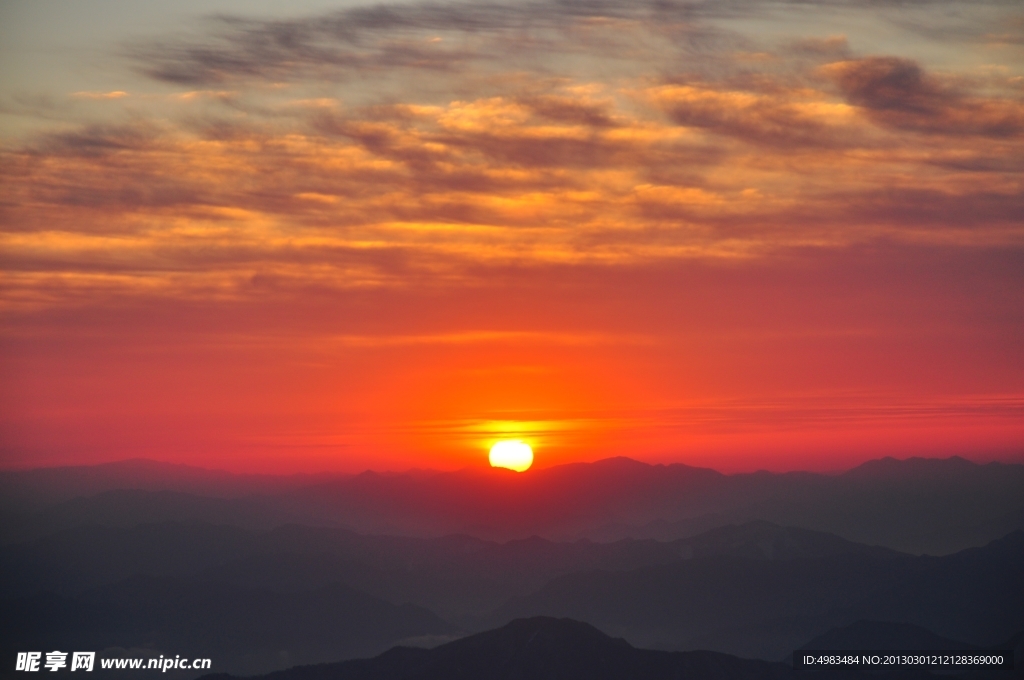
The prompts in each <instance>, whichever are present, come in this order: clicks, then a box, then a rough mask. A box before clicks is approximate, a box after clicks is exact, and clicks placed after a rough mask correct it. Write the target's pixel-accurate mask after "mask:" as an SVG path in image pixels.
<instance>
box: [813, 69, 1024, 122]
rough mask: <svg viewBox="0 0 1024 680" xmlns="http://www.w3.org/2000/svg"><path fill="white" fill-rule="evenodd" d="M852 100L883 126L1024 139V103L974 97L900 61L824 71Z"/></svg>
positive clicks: (849, 99)
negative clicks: (1022, 136) (1020, 137)
mask: <svg viewBox="0 0 1024 680" xmlns="http://www.w3.org/2000/svg"><path fill="white" fill-rule="evenodd" d="M821 70H822V72H823V73H824V74H826V75H828V76H829V77H831V78H833V79H834V81H835V82H836V84H837V85H838V86H839V88H840V90H841V91H842V93H843V95H844V96H845V97H846V100H847V101H848V102H850V103H851V104H853V105H856V106H859V107H862V108H863V109H864V110H865V111H866V112H867V114H868V116H869V117H870V118H871V119H872V120H873V121H875V122H876V123H878V124H880V125H884V126H886V127H892V128H896V129H902V130H913V131H918V132H928V133H941V134H944V135H982V136H986V137H996V138H1012V137H1018V136H1020V135H1021V134H1022V133H1024V101H1022V100H1020V99H1008V98H993V97H978V96H973V97H972V96H970V95H968V94H966V93H964V92H962V91H960V90H959V89H958V88H956V87H955V86H953V85H952V84H949V83H946V82H943V80H942V79H940V78H938V77H935V76H932V75H929V74H927V73H926V72H925V71H924V69H922V68H921V66H920V65H919V64H917V63H916V62H914V61H912V60H909V59H902V58H898V57H869V58H865V59H853V60H848V61H841V62H836V63H833V64H829V65H827V66H824V67H822V69H821Z"/></svg>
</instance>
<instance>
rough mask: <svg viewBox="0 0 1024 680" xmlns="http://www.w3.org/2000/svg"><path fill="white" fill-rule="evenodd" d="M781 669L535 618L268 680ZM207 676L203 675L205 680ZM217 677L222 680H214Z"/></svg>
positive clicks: (609, 679) (604, 677)
mask: <svg viewBox="0 0 1024 680" xmlns="http://www.w3.org/2000/svg"><path fill="white" fill-rule="evenodd" d="M792 674H793V672H792V670H791V669H790V668H789V667H787V666H786V665H785V664H781V663H770V662H767V661H752V660H747V659H738V658H735V657H730V656H727V655H725V654H716V653H714V652H690V653H678V652H677V653H670V652H658V651H652V650H645V649H636V648H634V647H632V646H630V645H629V644H628V643H627V642H626V641H625V640H621V639H614V638H610V637H608V636H607V635H605V634H604V633H602V632H600V631H599V630H597V629H595V628H594V627H592V626H590V625H587V624H585V623H580V622H578V621H570V620H568V619H552V618H545V617H537V618H531V619H524V620H518V621H513V622H511V623H509V624H507V625H505V626H503V627H502V628H499V629H497V630H491V631H487V632H484V633H478V634H476V635H471V636H469V637H466V638H462V639H461V640H456V641H454V642H450V643H448V644H445V645H441V646H440V647H436V648H434V649H430V650H423V649H408V648H397V649H392V650H390V651H388V652H386V653H384V654H382V655H381V656H379V657H377V658H375V659H366V660H357V661H347V662H342V663H337V664H325V665H321V666H312V667H304V668H293V669H291V670H288V671H282V672H278V673H273V674H271V675H268V676H265V677H266V678H267V680H320V679H324V680H326V679H327V678H331V679H333V680H350V679H351V680H356V679H358V680H385V679H387V680H392V679H394V680H397V679H399V678H401V679H402V680H435V679H436V680H512V679H516V680H518V679H520V678H538V679H540V678H545V679H551V680H556V679H558V680H576V679H579V680H621V679H623V678H633V679H635V680H660V679H662V678H664V679H665V680H669V679H675V678H681V677H694V678H705V679H707V680H715V679H716V678H730V679H731V680H743V679H745V678H750V679H751V680H753V679H754V678H758V679H764V680H770V679H772V678H789V677H791V676H792ZM214 677H218V676H209V680H213V678H214ZM219 677H224V676H219Z"/></svg>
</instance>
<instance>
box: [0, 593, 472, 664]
mask: <svg viewBox="0 0 1024 680" xmlns="http://www.w3.org/2000/svg"><path fill="white" fill-rule="evenodd" d="M0 610H3V611H4V618H3V623H2V630H0V639H2V640H3V643H2V647H3V649H2V652H3V653H4V656H5V658H7V657H11V658H13V656H14V653H15V652H17V651H24V650H26V649H28V650H31V649H43V648H45V649H47V650H49V649H80V650H81V649H90V650H97V651H99V650H109V649H115V648H121V649H130V648H137V649H140V648H141V649H148V650H149V651H150V652H151V653H152V652H159V653H163V654H168V655H173V654H175V653H182V652H185V651H187V653H188V654H190V655H192V656H201V657H208V658H212V659H216V660H217V665H218V667H219V668H224V669H233V670H234V671H235V672H249V673H252V672H261V671H262V672H266V671H267V670H270V669H272V668H275V667H280V666H281V665H291V664H295V663H315V662H318V661H326V660H334V659H340V658H352V657H355V656H365V655H370V654H376V653H379V652H381V651H383V650H384V649H387V648H388V647H390V646H392V645H394V644H395V643H397V642H399V641H400V640H403V639H406V638H410V637H420V636H438V635H450V634H451V633H452V632H454V629H453V628H452V626H450V625H449V624H447V623H446V622H444V621H442V620H441V619H439V618H438V617H437V616H436V615H434V614H433V613H432V612H430V611H428V610H426V609H423V608H421V607H416V606H413V605H408V604H406V605H400V606H399V605H394V604H391V603H389V602H386V601H384V600H381V599H379V598H375V597H372V596H370V595H367V594H365V593H362V592H359V591H357V590H354V589H352V588H348V587H346V586H343V585H340V584H331V585H327V586H323V587H319V588H315V589H310V590H305V591H301V592H294V593H277V592H270V591H266V590H261V589H253V588H241V587H236V586H231V585H228V584H224V583H212V582H201V583H196V582H189V581H184V580H180V579H173V578H166V577H154V576H135V577H132V578H130V579H127V580H124V581H121V582H118V583H115V584H111V585H107V586H104V587H102V588H97V589H93V590H89V591H85V592H82V593H80V594H78V595H76V596H74V597H62V596H58V595H53V594H50V593H43V594H38V595H35V596H32V597H28V598H18V599H9V600H5V601H2V602H0Z"/></svg>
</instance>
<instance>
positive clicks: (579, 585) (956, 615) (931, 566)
mask: <svg viewBox="0 0 1024 680" xmlns="http://www.w3.org/2000/svg"><path fill="white" fill-rule="evenodd" d="M536 615H548V616H564V617H570V618H574V619H578V620H583V621H587V622H589V623H592V624H594V625H595V626H598V627H599V628H601V629H602V630H605V631H608V632H610V633H612V634H615V635H622V636H623V637H625V638H627V639H628V640H630V641H631V642H632V643H634V644H637V645H640V646H646V647H655V648H661V649H701V648H703V649H714V650H718V651H724V652H728V653H733V654H737V655H740V656H750V657H758V658H768V659H772V658H774V659H778V658H782V657H783V656H784V655H785V654H787V653H788V652H790V651H792V650H793V649H795V648H796V647H797V646H798V645H800V644H803V643H804V642H806V641H807V640H808V639H810V638H812V637H813V636H815V635H817V634H820V633H821V632H823V631H826V630H829V629H831V628H834V627H838V626H843V625H848V624H850V623H852V622H854V621H857V620H858V619H876V620H887V621H894V622H902V623H912V624H915V625H919V626H922V627H924V628H927V629H928V630H932V631H935V632H936V633H937V634H939V635H942V636H945V637H949V638H952V639H958V640H964V641H966V642H969V643H972V644H978V645H991V644H994V643H996V642H998V641H999V640H1000V639H1002V638H1005V637H1007V636H1009V635H1011V634H1012V633H1014V632H1016V631H1018V630H1021V629H1024V532H1015V533H1014V534H1011V535H1009V536H1007V537H1006V538H1004V539H1001V540H998V541H993V542H992V543H990V544H989V545H988V546H986V547H984V548H975V549H971V550H966V551H963V552H961V553H957V554H954V555H948V556H945V557H899V558H892V559H878V558H876V557H871V556H868V555H865V554H848V555H835V556H828V557H816V558H799V559H792V560H783V561H766V560H752V559H747V558H739V557H732V556H715V557H706V558H697V559H692V560H687V561H681V562H677V563H674V564H668V565H657V566H651V567H644V568H641V569H635V570H630V571H618V572H612V571H589V572H581V573H577V574H571V575H568V576H564V577H560V578H557V579H555V580H553V581H552V582H551V583H549V584H548V585H547V586H545V587H544V588H542V589H541V590H539V591H538V592H536V593H534V594H532V595H530V596H527V597H524V598H518V599H515V600H513V601H511V602H509V603H508V604H507V605H505V606H504V607H502V608H501V609H499V610H498V611H497V612H496V613H495V615H494V617H493V618H492V619H491V620H492V621H495V622H500V621H503V620H509V619H513V618H518V617H523V616H536Z"/></svg>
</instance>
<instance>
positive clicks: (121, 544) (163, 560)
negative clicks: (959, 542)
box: [0, 492, 899, 622]
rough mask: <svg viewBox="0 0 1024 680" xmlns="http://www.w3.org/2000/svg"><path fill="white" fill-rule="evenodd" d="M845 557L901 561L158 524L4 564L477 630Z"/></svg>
mask: <svg viewBox="0 0 1024 680" xmlns="http://www.w3.org/2000/svg"><path fill="white" fill-rule="evenodd" d="M132 493H136V492H132ZM158 493H163V492H158ZM837 554H864V555H870V556H873V557H877V558H879V559H886V558H890V557H896V556H899V553H895V552H893V551H891V550H887V549H885V548H877V547H871V546H865V545H860V544H857V543H852V542H849V541H845V540H843V539H841V538H838V537H836V536H830V535H828V534H823V533H820V532H813V531H808V530H802V529H790V528H785V527H779V526H776V525H773V524H769V523H766V522H751V523H747V524H743V525H738V526H732V525H730V526H728V527H721V528H719V529H715V530H713V531H711V532H707V533H705V534H703V535H700V536H696V537H693V538H690V539H683V540H679V541H673V542H668V543H664V542H658V541H652V540H642V541H635V540H623V541H616V542H614V543H594V542H591V541H586V540H580V541H574V542H571V543H557V542H552V541H548V540H545V539H542V538H539V537H531V538H528V539H523V540H516V541H507V542H505V543H497V542H493V541H484V540H481V539H477V538H472V537H469V536H458V535H456V536H447V537H442V538H435V539H420V538H409V537H400V536H364V535H360V534H356V533H354V532H351V531H348V530H344V529H337V528H328V527H305V526H299V525H285V526H280V527H276V528H274V529H272V530H262V531H254V530H245V529H240V528H236V527H232V526H225V525H212V524H208V523H202V522H159V523H153V524H142V525H139V526H133V527H106V526H83V527H77V528H74V529H69V530H64V531H61V532H58V533H55V534H52V535H50V536H47V537H44V538H41V539H36V540H34V541H28V542H23V543H18V544H11V545H8V546H6V548H5V550H4V552H3V553H2V554H0V576H2V579H0V584H2V585H0V596H7V597H14V596H22V597H23V596H28V595H31V594H34V593H37V592H41V591H46V590H49V591H53V592H57V593H63V594H74V593H76V592H79V591H81V590H83V589H87V588H94V587H98V586H101V585H103V584H107V583H113V582H116V581H119V580H123V579H125V578H128V577H130V576H133V575H136V574H148V575H154V576H175V577H183V578H189V579H191V580H201V581H216V582H223V583H229V584H232V585H236V586H241V587H253V588H262V589H267V590H273V591H277V592H294V591H298V590H303V589H308V588H310V587H315V586H323V585H327V584H330V583H344V584H346V585H349V586H352V587H355V588H358V589H359V590H362V591H365V592H367V593H370V594H373V595H375V596H377V597H381V598H383V599H385V600H388V601H391V602H412V603H414V604H418V605H420V606H424V607H427V608H429V609H431V610H432V611H435V612H437V613H438V614H440V615H441V616H443V617H445V618H447V619H449V620H460V621H464V622H468V619H467V617H469V616H474V615H475V616H479V615H482V614H484V613H486V612H488V611H491V610H493V609H494V608H496V607H498V606H499V605H500V604H502V603H503V602H505V601H506V600H508V599H509V598H511V597H513V596H516V595H525V594H527V593H529V592H531V591H534V590H537V589H538V588H540V587H542V586H543V585H544V584H545V583H547V582H548V581H550V580H551V579H553V578H556V577H558V576H563V575H566V574H570V573H573V572H578V571H583V570H591V569H605V570H628V569H636V568H639V567H644V566H650V565H659V564H671V563H674V562H678V561H680V560H683V559H690V558H693V557H707V556H712V555H737V556H745V557H751V558H755V559H774V560H778V559H794V558H797V557H810V556H826V555H837Z"/></svg>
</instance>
